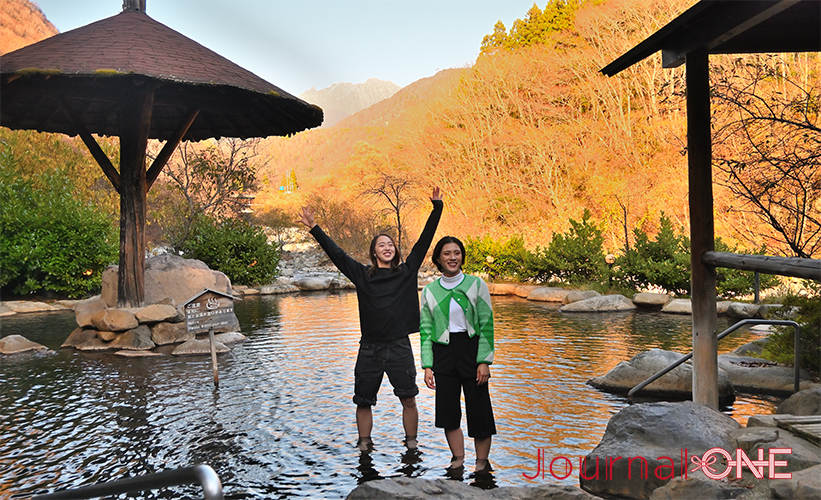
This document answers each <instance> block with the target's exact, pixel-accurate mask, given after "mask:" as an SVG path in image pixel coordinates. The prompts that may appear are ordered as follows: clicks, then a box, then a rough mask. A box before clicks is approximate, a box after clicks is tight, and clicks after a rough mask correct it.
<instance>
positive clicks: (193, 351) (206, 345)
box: [171, 339, 231, 356]
mask: <svg viewBox="0 0 821 500" xmlns="http://www.w3.org/2000/svg"><path fill="white" fill-rule="evenodd" d="M214 348H215V349H216V351H217V354H223V353H226V352H229V351H230V350H231V349H229V348H228V347H227V346H226V345H225V344H222V343H220V342H216V341H215V342H214ZM171 354H172V355H174V356H200V355H205V354H208V355H210V354H211V340H210V339H194V340H189V341H187V342H185V343H183V344H182V345H179V346H177V347H176V348H175V349H174V350H173V351H171Z"/></svg>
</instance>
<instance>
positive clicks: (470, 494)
mask: <svg viewBox="0 0 821 500" xmlns="http://www.w3.org/2000/svg"><path fill="white" fill-rule="evenodd" d="M477 482H478V481H477ZM345 498H346V500H384V499H386V498H390V499H393V500H430V499H432V498H435V499H436V500H474V499H475V500H491V499H492V500H502V499H510V500H599V499H598V498H597V497H595V496H593V495H590V494H589V493H586V492H584V491H582V490H580V489H579V488H576V487H575V486H559V485H555V484H542V485H539V486H533V487H523V486H503V487H501V488H494V489H488V490H485V489H481V488H477V487H474V486H471V485H469V484H466V483H464V482H462V481H453V480H448V479H434V480H429V479H423V478H417V477H395V478H390V479H381V480H377V481H368V482H365V483H362V484H360V485H359V486H357V487H356V488H354V490H353V491H351V492H350V493H349V494H348V496H347V497H345Z"/></svg>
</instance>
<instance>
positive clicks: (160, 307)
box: [134, 304, 185, 324]
mask: <svg viewBox="0 0 821 500" xmlns="http://www.w3.org/2000/svg"><path fill="white" fill-rule="evenodd" d="M134 316H136V317H137V321H139V322H140V324H154V323H160V322H162V321H168V322H180V321H182V320H184V319H185V317H184V315H183V314H180V312H179V311H177V308H176V307H172V306H169V305H166V304H151V305H150V306H147V307H143V308H142V309H139V310H138V311H137V312H135V313H134Z"/></svg>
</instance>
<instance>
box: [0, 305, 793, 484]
mask: <svg viewBox="0 0 821 500" xmlns="http://www.w3.org/2000/svg"><path fill="white" fill-rule="evenodd" d="M493 304H494V312H495V316H496V346H497V347H496V362H495V363H494V364H493V366H492V368H491V371H492V375H493V378H492V379H491V386H490V387H491V397H492V399H493V405H494V411H495V414H496V421H497V427H498V431H499V434H498V435H497V436H495V437H494V441H493V448H492V450H491V455H490V457H491V463H492V464H493V468H494V471H493V473H492V476H491V477H490V478H485V479H483V480H482V481H480V482H479V483H480V484H477V486H481V487H485V488H487V487H493V486H494V485H495V486H527V485H537V484H542V483H543V482H557V483H558V482H562V481H559V480H557V479H555V478H552V477H550V476H549V475H548V476H547V477H546V478H545V479H541V478H539V479H538V480H535V481H529V480H527V479H525V478H524V477H523V473H527V474H529V475H530V474H533V472H534V471H535V465H536V450H537V449H538V448H544V449H545V453H546V456H547V457H550V456H559V455H563V456H567V457H570V458H571V459H572V460H573V461H574V462H576V463H578V458H579V457H583V456H584V455H586V454H587V453H588V452H589V451H590V450H592V449H593V448H594V447H595V446H596V445H597V444H598V442H599V440H600V439H601V437H602V434H603V433H604V429H605V426H606V425H607V422H608V420H609V419H610V417H611V416H612V415H613V414H615V413H616V412H618V411H619V410H620V409H621V408H623V407H624V406H625V405H627V404H628V402H627V401H626V399H624V398H622V397H619V396H614V395H610V394H606V393H603V392H599V391H597V390H595V389H593V388H591V387H589V386H587V385H585V382H587V380H588V379H590V378H591V377H594V376H596V375H600V374H603V373H605V372H606V371H607V370H609V369H611V368H613V367H614V366H615V365H616V364H617V363H618V362H619V361H622V360H627V359H629V358H631V357H632V356H633V355H635V354H637V353H638V352H640V351H643V350H646V349H650V348H661V349H668V350H675V351H679V352H689V348H690V343H691V337H690V324H691V318H690V317H689V316H675V315H665V314H661V313H643V312H632V313H613V314H562V313H560V312H558V311H557V306H556V305H554V304H546V303H537V302H528V301H526V300H524V299H520V298H516V297H494V298H493ZM236 313H237V316H238V318H239V321H240V324H241V326H242V332H243V333H244V334H245V335H246V336H247V337H248V340H247V341H246V342H245V343H243V344H239V345H236V346H235V347H234V349H233V350H232V351H231V352H230V353H228V354H225V355H221V356H220V358H219V379H220V386H219V388H215V387H214V382H213V373H212V370H211V361H210V357H207V356H206V357H185V358H176V357H172V356H162V357H150V358H124V357H119V356H115V355H114V354H113V353H89V352H80V351H75V350H73V349H61V348H60V344H61V343H62V342H63V341H64V340H65V338H66V337H67V336H68V334H69V333H70V332H71V330H72V329H73V328H74V326H75V323H74V314H73V313H71V312H48V313H34V314H20V315H17V316H12V317H6V318H2V320H0V321H1V322H0V329H1V330H0V336H6V335H11V334H19V335H23V336H25V337H27V338H28V339H29V340H32V341H34V342H38V343H41V344H43V345H45V346H47V347H49V348H50V349H52V350H53V351H54V352H53V353H48V354H22V355H16V356H11V357H5V358H0V499H5V498H28V497H29V496H31V495H32V494H36V493H47V492H50V491H54V490H56V489H62V488H67V487H77V486H81V485H87V484H94V483H99V482H105V481H111V480H114V479H119V478H123V477H128V476H131V475H139V474H146V473H150V472H159V471H162V470H168V469H175V468H179V467H185V466H189V465H194V464H197V463H205V464H208V465H210V466H211V467H213V468H214V470H215V471H216V472H217V474H218V475H219V477H220V479H221V481H222V484H223V488H224V491H225V496H226V498H230V499H240V498H242V499H271V498H344V497H345V496H346V495H347V494H348V493H349V492H350V491H351V490H352V489H353V488H355V487H356V485H357V484H359V483H361V482H363V481H367V480H371V479H375V478H380V477H396V476H403V475H405V476H412V477H424V478H431V479H432V478H442V477H445V471H444V466H445V465H447V464H448V462H449V460H450V452H449V450H448V448H447V445H446V443H445V440H444V437H443V435H442V433H441V431H440V430H438V429H435V428H434V427H433V399H434V398H433V392H432V391H430V390H428V389H426V388H425V387H424V383H423V382H422V375H421V371H418V372H417V381H418V383H419V387H420V391H421V392H420V395H419V397H418V399H417V402H418V406H419V413H420V422H419V424H420V425H419V427H420V428H419V445H420V450H419V452H418V453H411V452H408V451H407V450H406V449H405V447H404V446H403V444H402V438H403V434H404V433H403V430H402V425H401V418H400V415H401V410H400V405H399V402H398V400H397V399H396V398H395V397H394V396H393V394H392V391H391V387H390V384H388V382H387V380H385V381H384V382H383V385H382V390H381V391H380V393H379V404H378V405H377V406H376V407H375V409H374V422H375V425H374V431H373V439H374V442H375V449H374V451H373V452H372V453H371V454H370V455H361V454H360V452H358V451H357V450H356V449H355V447H354V443H355V442H356V437H357V436H356V429H355V424H354V406H353V404H352V403H351V395H352V391H353V365H354V361H355V358H356V352H357V346H358V341H359V333H358V328H359V327H358V318H357V307H356V294H355V293H353V292H338V293H333V292H320V293H301V294H294V295H287V296H266V297H258V298H250V299H246V300H244V301H242V302H238V303H237V304H236ZM718 326H719V329H724V328H726V327H727V326H728V324H727V322H726V320H724V319H722V318H719V325H718ZM753 338H755V336H754V334H751V333H746V332H738V333H736V334H734V335H732V336H731V337H729V338H727V339H724V340H722V341H721V343H720V344H719V351H720V352H728V351H730V350H732V349H734V348H735V347H737V346H739V345H742V344H744V343H746V342H749V341H751V340H752V339H753ZM411 339H412V343H413V346H414V350H415V351H416V353H417V359H418V349H419V345H418V344H419V337H418V335H413V336H412V337H411ZM777 403H778V400H775V399H766V398H757V397H753V396H744V395H742V396H740V397H738V398H737V399H736V402H735V404H734V406H733V407H731V408H726V409H725V411H726V412H727V413H728V414H729V415H731V416H732V417H734V418H735V419H737V420H739V421H740V422H741V423H744V422H745V421H746V418H747V417H748V416H749V415H753V414H761V413H771V412H772V411H773V409H774V407H775V406H776V404H777ZM463 425H464V424H463ZM467 445H468V449H467V459H468V464H472V460H473V457H474V455H473V449H472V442H471V441H470V440H468V441H467ZM471 470H472V469H471V468H467V470H466V473H465V476H464V478H463V480H464V481H466V482H469V483H476V480H475V478H472V477H471V475H470V471H471ZM563 482H565V483H568V484H575V485H577V484H578V472H577V471H574V472H573V474H572V475H571V476H570V477H568V478H567V479H566V480H564V481H563ZM135 497H138V498H201V490H200V488H199V487H194V486H192V487H178V488H172V489H168V490H163V491H161V490H154V491H152V492H151V493H146V494H140V495H133V496H130V497H128V498H135ZM122 498H127V497H126V496H122Z"/></svg>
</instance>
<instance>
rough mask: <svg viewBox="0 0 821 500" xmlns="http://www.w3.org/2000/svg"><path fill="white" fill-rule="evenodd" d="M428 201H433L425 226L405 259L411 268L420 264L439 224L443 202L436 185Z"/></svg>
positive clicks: (416, 267) (418, 266) (417, 267)
mask: <svg viewBox="0 0 821 500" xmlns="http://www.w3.org/2000/svg"><path fill="white" fill-rule="evenodd" d="M430 201H431V203H433V210H431V212H430V215H429V216H428V221H427V222H426V223H425V228H424V229H423V230H422V234H421V235H419V239H418V240H416V244H415V245H413V250H411V253H410V255H408V260H407V261H406V265H407V266H408V267H410V268H411V269H419V268H420V267H421V266H422V261H423V260H424V259H425V254H426V253H428V248H430V244H431V242H432V241H433V236H434V235H435V234H436V228H437V226H439V219H441V218H442V207H443V206H444V203H443V202H442V192H441V191H440V190H439V188H438V187H435V188H433V194H431V197H430Z"/></svg>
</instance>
